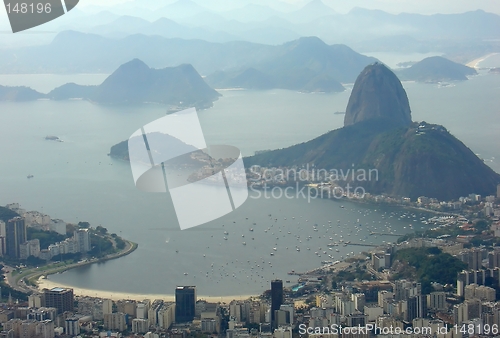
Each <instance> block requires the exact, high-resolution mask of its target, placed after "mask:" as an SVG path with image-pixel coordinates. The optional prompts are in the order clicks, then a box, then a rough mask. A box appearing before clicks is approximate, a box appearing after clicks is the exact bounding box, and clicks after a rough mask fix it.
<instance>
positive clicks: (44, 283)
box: [38, 278, 259, 303]
mask: <svg viewBox="0 0 500 338" xmlns="http://www.w3.org/2000/svg"><path fill="white" fill-rule="evenodd" d="M54 287H63V288H71V289H73V292H74V294H75V296H88V297H98V298H105V299H112V300H115V301H116V300H120V299H129V300H137V301H141V300H144V299H150V300H154V299H163V300H165V301H171V302H173V301H175V296H174V295H173V294H171V295H168V294H146V293H144V294H140V293H125V292H113V291H103V290H92V289H84V288H76V287H73V286H69V285H63V284H60V283H55V282H53V281H51V280H50V279H44V278H40V279H39V280H38V288H39V289H40V290H41V289H44V288H47V289H52V288H54ZM251 297H259V296H255V295H239V296H222V297H213V296H203V295H197V298H198V300H201V299H204V300H206V301H208V302H213V303H218V302H221V303H230V302H231V301H232V300H245V299H248V298H251Z"/></svg>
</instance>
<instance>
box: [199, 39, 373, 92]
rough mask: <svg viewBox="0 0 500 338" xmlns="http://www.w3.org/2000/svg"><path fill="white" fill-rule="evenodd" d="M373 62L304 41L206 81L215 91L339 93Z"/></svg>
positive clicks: (317, 42)
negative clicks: (248, 90)
mask: <svg viewBox="0 0 500 338" xmlns="http://www.w3.org/2000/svg"><path fill="white" fill-rule="evenodd" d="M375 60H376V59H375V58H371V57H367V56H364V55H361V54H358V53H356V52H355V51H353V50H352V49H350V48H349V47H347V46H345V45H333V46H329V45H327V44H325V43H324V42H323V41H321V40H320V39H319V38H317V37H304V38H300V39H298V40H295V41H292V42H288V43H286V44H284V45H281V46H279V47H277V48H276V51H275V56H274V57H272V58H269V59H268V60H266V61H263V62H260V63H257V64H256V65H254V66H252V67H248V68H245V69H243V70H233V71H226V72H222V71H219V72H216V73H214V74H212V75H210V76H208V77H207V78H206V81H207V82H208V83H209V84H210V85H211V86H213V87H215V88H228V87H229V88H232V87H240V88H248V89H269V88H283V89H291V90H299V91H303V92H339V91H343V90H344V87H343V86H342V85H341V84H340V82H353V81H354V79H355V78H356V76H357V74H359V72H360V71H361V70H362V69H363V68H364V67H365V66H366V65H368V64H370V63H373V62H374V61H375Z"/></svg>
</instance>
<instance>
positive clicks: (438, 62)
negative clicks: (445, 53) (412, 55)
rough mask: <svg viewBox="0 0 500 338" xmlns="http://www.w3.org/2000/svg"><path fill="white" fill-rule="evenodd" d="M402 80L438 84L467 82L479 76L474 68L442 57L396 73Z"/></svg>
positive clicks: (435, 57) (433, 57)
mask: <svg viewBox="0 0 500 338" xmlns="http://www.w3.org/2000/svg"><path fill="white" fill-rule="evenodd" d="M396 74H397V75H398V76H399V78H400V79H401V80H410V81H418V82H428V83H437V82H443V81H466V80H467V76H472V75H477V71H476V70H475V69H474V68H471V67H467V66H465V65H462V64H460V63H456V62H453V61H451V60H448V59H446V58H444V57H441V56H432V57H428V58H425V59H423V60H422V61H420V62H417V63H415V64H413V65H412V66H411V67H409V68H405V69H401V70H398V71H396Z"/></svg>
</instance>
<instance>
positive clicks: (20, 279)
mask: <svg viewBox="0 0 500 338" xmlns="http://www.w3.org/2000/svg"><path fill="white" fill-rule="evenodd" d="M124 241H125V243H126V244H125V248H124V249H123V250H120V251H119V252H116V253H113V254H111V255H107V256H105V257H102V258H95V259H92V260H87V261H84V262H77V263H72V264H67V265H66V264H64V265H61V263H54V264H52V265H48V266H45V267H42V269H41V270H37V268H36V269H30V270H28V271H26V272H24V273H21V274H19V275H17V276H14V277H13V279H14V280H13V283H9V284H11V286H12V287H14V288H16V289H18V290H20V291H22V292H28V293H29V292H40V291H41V289H42V288H41V287H40V284H39V283H38V281H39V280H42V277H43V276H49V275H53V274H56V273H62V272H64V271H67V270H71V269H75V268H79V267H82V266H86V265H89V264H94V263H100V262H105V261H109V260H112V259H116V258H120V257H123V256H126V255H129V254H131V253H132V252H134V251H135V250H136V249H137V247H138V244H137V243H134V242H132V241H129V240H124ZM44 268H46V269H44ZM25 280H27V281H28V283H24V281H25ZM21 283H23V284H24V285H21ZM30 285H36V286H30Z"/></svg>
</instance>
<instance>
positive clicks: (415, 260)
mask: <svg viewBox="0 0 500 338" xmlns="http://www.w3.org/2000/svg"><path fill="white" fill-rule="evenodd" d="M395 261H399V262H403V263H406V264H407V265H409V266H410V267H413V268H414V270H412V269H402V270H403V271H402V272H399V273H397V274H396V275H395V276H394V279H400V278H415V279H416V280H417V281H419V282H420V283H422V292H423V293H429V292H430V291H432V287H431V282H436V283H441V284H454V283H456V281H457V273H458V272H460V271H462V270H463V269H464V268H466V266H467V265H466V264H465V263H464V262H462V261H460V260H459V259H458V258H456V257H453V256H452V255H450V254H447V253H443V252H442V251H441V250H440V249H439V248H436V247H431V248H425V247H424V248H409V249H402V250H399V251H398V252H397V253H396V257H395ZM413 274H414V276H412V275H413Z"/></svg>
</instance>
